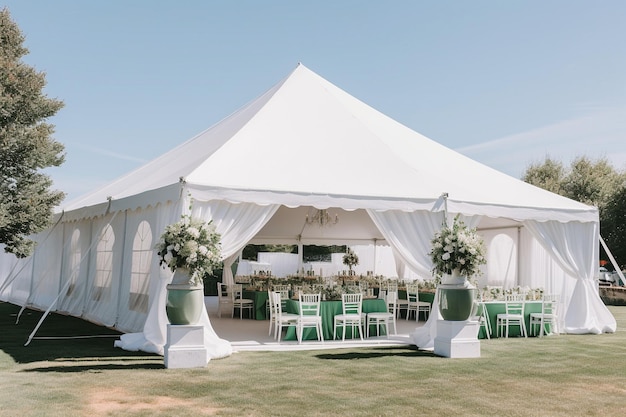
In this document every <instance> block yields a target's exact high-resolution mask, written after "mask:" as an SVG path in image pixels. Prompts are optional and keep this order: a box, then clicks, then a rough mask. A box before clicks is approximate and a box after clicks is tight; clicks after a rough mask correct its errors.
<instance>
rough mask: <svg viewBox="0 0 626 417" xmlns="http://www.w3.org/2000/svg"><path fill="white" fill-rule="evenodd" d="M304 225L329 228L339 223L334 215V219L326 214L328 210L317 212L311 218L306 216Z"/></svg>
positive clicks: (337, 217)
mask: <svg viewBox="0 0 626 417" xmlns="http://www.w3.org/2000/svg"><path fill="white" fill-rule="evenodd" d="M305 221H306V224H309V225H317V226H319V227H330V226H333V225H335V224H337V223H339V216H337V215H336V214H335V218H334V219H333V217H332V216H331V215H330V213H328V210H325V209H322V210H317V211H316V212H315V214H314V215H313V217H310V216H309V215H308V214H307V215H306V220H305Z"/></svg>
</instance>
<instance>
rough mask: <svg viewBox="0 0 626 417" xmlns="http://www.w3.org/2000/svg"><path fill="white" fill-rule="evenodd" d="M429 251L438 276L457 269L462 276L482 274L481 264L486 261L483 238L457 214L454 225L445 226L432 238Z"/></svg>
mask: <svg viewBox="0 0 626 417" xmlns="http://www.w3.org/2000/svg"><path fill="white" fill-rule="evenodd" d="M431 245H432V249H431V251H430V253H429V255H430V259H431V260H432V262H433V269H432V271H433V273H434V274H435V276H437V277H441V276H442V275H444V274H451V273H452V271H454V270H457V271H458V272H459V274H460V275H461V276H464V277H467V278H472V277H474V276H476V275H479V274H480V265H483V264H485V263H486V260H485V254H484V252H485V249H484V243H483V239H482V238H481V237H480V236H479V235H478V233H477V232H476V228H473V229H470V228H468V227H467V226H465V224H464V223H463V221H461V220H459V216H458V215H457V216H456V217H455V218H454V222H453V224H452V227H449V226H447V225H444V227H443V228H442V229H441V230H440V231H439V232H437V233H435V236H434V237H433V239H432V240H431Z"/></svg>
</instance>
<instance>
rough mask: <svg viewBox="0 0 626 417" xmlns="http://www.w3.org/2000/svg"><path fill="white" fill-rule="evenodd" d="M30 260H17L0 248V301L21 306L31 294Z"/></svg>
mask: <svg viewBox="0 0 626 417" xmlns="http://www.w3.org/2000/svg"><path fill="white" fill-rule="evenodd" d="M32 268H33V264H32V258H30V257H29V258H24V259H18V258H16V257H15V256H14V255H12V254H10V253H6V252H4V246H0V274H1V275H0V300H6V301H10V302H12V303H14V304H20V305H23V304H25V303H26V300H27V299H28V296H29V294H30V293H31V291H30V290H31V281H32Z"/></svg>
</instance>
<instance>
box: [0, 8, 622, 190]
mask: <svg viewBox="0 0 626 417" xmlns="http://www.w3.org/2000/svg"><path fill="white" fill-rule="evenodd" d="M0 5H4V6H7V7H8V8H9V11H10V13H11V16H12V19H13V20H14V21H15V22H16V23H17V24H18V25H19V27H20V29H21V30H22V32H23V34H24V36H25V37H26V42H25V45H26V47H28V48H29V50H30V54H29V55H27V56H26V57H25V58H24V60H25V61H26V62H27V63H28V64H30V65H32V66H34V67H36V68H37V69H38V70H40V71H43V72H45V73H46V79H47V83H48V84H47V87H46V94H47V95H48V96H50V97H56V98H59V99H61V100H63V101H64V102H65V107H64V108H63V109H62V110H61V111H60V112H59V113H58V114H57V115H56V116H55V117H53V118H51V120H50V122H51V123H53V124H55V125H56V133H55V138H56V139H57V140H58V141H60V142H62V143H63V144H65V146H66V153H67V156H66V162H65V164H64V165H63V166H62V167H60V168H55V169H51V170H49V174H50V175H51V176H52V178H53V179H54V181H55V187H56V188H58V189H61V190H63V191H65V192H66V193H67V194H68V200H71V199H73V198H76V197H78V196H79V195H81V194H83V193H85V192H88V191H89V190H91V189H93V188H95V187H98V186H100V185H103V184H105V183H107V182H109V181H111V180H113V179H115V178H117V177H119V176H121V175H123V174H125V173H126V172H128V171H130V170H132V169H134V168H136V167H138V166H140V165H141V164H143V163H145V162H147V161H149V160H151V159H153V158H155V157H157V156H159V155H160V154H162V153H164V152H166V151H168V150H169V149H171V148H173V147H174V146H176V145H178V144H180V143H182V142H184V141H186V140H187V139H189V138H191V137H193V136H195V135H196V134H197V133H200V132H201V131H203V130H205V129H206V128H208V127H210V126H211V125H213V124H215V123H216V122H218V121H219V120H221V119H222V118H224V117H225V116H227V115H229V114H230V113H232V112H233V111H235V110H236V109H237V108H239V107H241V106H243V105H244V104H246V103H247V102H248V101H250V100H252V99H254V98H256V97H257V96H259V95H260V94H262V93H263V92H264V91H265V90H267V89H269V88H270V87H271V86H273V85H274V84H275V83H276V82H278V81H279V80H280V79H282V78H283V77H284V76H286V75H287V74H288V73H290V72H291V71H292V70H293V69H294V68H295V66H296V65H297V63H298V62H302V63H303V64H304V65H306V66H307V67H308V68H310V69H311V70H313V71H315V72H317V73H318V74H319V75H321V76H322V77H324V78H326V79H327V80H328V81H330V82H332V83H333V84H335V85H337V86H338V87H340V88H342V89H344V90H345V91H347V92H348V93H350V94H352V95H353V96H355V97H356V98H358V99H360V100H362V101H364V102H366V103H368V104H369V105H371V106H372V107H374V108H376V109H377V110H379V111H381V112H383V113H385V114H387V115H388V116H390V117H392V118H394V119H396V120H398V121H399V122H401V123H403V124H405V125H406V126H408V127H410V128H411V129H413V130H415V131H417V132H420V133H422V134H423V135H426V136H428V137H430V138H431V139H433V140H436V141H437V142H440V143H442V144H443V145H445V146H448V147H450V148H452V149H455V150H457V151H459V152H461V153H463V154H465V155H467V156H469V157H471V158H474V159H476V160H478V161H480V162H482V163H484V164H486V165H489V166H491V167H493V168H496V169H498V170H500V171H502V172H505V173H507V174H509V175H512V176H514V177H518V178H519V177H520V176H521V175H522V173H523V172H524V170H525V169H526V168H527V167H528V165H529V164H530V163H533V162H541V161H543V160H544V158H545V157H546V156H550V157H552V158H554V159H557V160H560V161H563V163H565V164H566V165H569V162H570V161H571V160H572V159H573V158H574V157H576V156H579V155H586V156H589V157H591V158H599V157H606V158H608V159H609V161H610V162H612V163H613V165H614V166H615V167H616V168H617V169H620V170H623V169H626V117H625V116H626V42H625V41H626V25H624V21H626V2H624V1H621V0H615V1H611V0H603V1H601V2H592V1H577V0H550V1H543V0H541V1H539V0H537V1H532V0H530V1H496V0H493V1H481V0H473V1H461V0H459V1H445V0H443V1H436V2H435V1H420V0H413V1H410V0H407V1H363V0H360V1H357V0H344V1H320V0H318V1H309V2H305V1H293V0H291V1H290V0H281V1H271V0H268V1H226V0H224V1H201V0H197V1H193V0H188V1H180V2H173V1H159V0H152V1H148V0H145V1H141V0H134V1H121V0H117V1H116V0H111V1H106V2H105V1H99V2H96V1H93V2H88V1H81V0H55V1H54V2H52V1H45V0H9V1H3V2H1V3H0ZM0 7H1V6H0Z"/></svg>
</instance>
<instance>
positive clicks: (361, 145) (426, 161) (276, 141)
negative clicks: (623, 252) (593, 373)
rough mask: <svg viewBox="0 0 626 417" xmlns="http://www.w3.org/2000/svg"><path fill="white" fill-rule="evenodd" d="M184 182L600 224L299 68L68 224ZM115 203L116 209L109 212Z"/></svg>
mask: <svg viewBox="0 0 626 417" xmlns="http://www.w3.org/2000/svg"><path fill="white" fill-rule="evenodd" d="M182 183H184V184H186V186H187V187H188V189H189V190H192V192H193V194H194V196H197V197H198V198H201V199H206V200H209V199H213V198H217V199H222V200H226V201H230V202H235V203H239V202H254V203H256V204H281V205H284V206H287V207H299V206H314V207H317V208H328V207H337V208H341V209H345V210H355V209H373V210H392V209H393V210H403V211H414V210H429V211H438V210H442V209H443V207H442V199H441V196H442V194H443V193H447V194H448V196H449V198H448V205H449V207H448V208H449V209H450V211H452V212H459V213H464V214H467V215H483V216H488V217H492V218H509V219H515V220H525V219H533V220H538V221H546V220H558V221H563V222H566V221H570V220H577V221H583V222H587V221H596V222H597V221H598V215H597V210H596V209H595V208H594V207H590V206H586V205H584V204H581V203H578V202H575V201H573V200H570V199H567V198H564V197H562V196H559V195H556V194H553V193H550V192H547V191H545V190H542V189H539V188H537V187H534V186H532V185H529V184H527V183H525V182H522V181H520V180H518V179H516V178H513V177H510V176H508V175H505V174H503V173H501V172H498V171H496V170H493V169H491V168H489V167H487V166H485V165H482V164H480V163H478V162H476V161H473V160H471V159H469V158H467V157H465V156H463V155H461V154H459V153H457V152H455V151H453V150H450V149H448V148H446V147H444V146H442V145H440V144H438V143H436V142H434V141H432V140H430V139H428V138H426V137H424V136H422V135H420V134H419V133H416V132H414V131H412V130H411V129H409V128H407V127H405V126H403V125H402V124H400V123H398V122H396V121H394V120H393V119H391V118H389V117H387V116H385V115H384V114H382V113H380V112H378V111H376V110H374V109H373V108H371V107H370V106H368V105H366V104H365V103H363V102H361V101H359V100H357V99H356V98H354V97H352V96H351V95H349V94H347V93H346V92H344V91H343V90H341V89H339V88H338V87H336V86H334V85H333V84H331V83H329V82H328V81H326V80H325V79H323V78H322V77H320V76H319V75H317V74H315V73H313V72H312V71H310V70H309V69H307V68H306V67H305V66H304V65H302V64H298V66H297V67H296V69H295V70H294V71H293V72H292V73H291V74H290V75H289V76H287V77H286V78H285V79H283V80H282V81H280V82H279V83H278V84H276V85H275V86H274V87H273V88H271V89H270V90H268V91H267V92H266V93H265V94H263V95H262V96H261V97H259V98H257V99H256V100H254V101H252V102H251V103H249V104H248V105H246V106H244V107H243V108H241V109H240V110H238V111H236V112H235V113H233V114H232V115H230V116H229V117H227V118H226V119H224V120H222V121H221V122H219V123H217V124H216V125H214V126H213V127H211V128H209V129H207V130H206V131H204V132H202V133H201V134H199V135H197V136H196V137H194V138H192V139H191V140H189V141H187V142H185V143H183V144H182V145H180V146H178V147H176V148H175V149H173V150H171V151H170V152H168V153H166V154H164V155H162V156H160V157H158V158H156V159H155V160H153V161H151V162H149V163H148V164H146V165H144V166H142V167H140V168H139V169H137V170H135V171H133V172H131V173H129V174H128V175H125V176H123V177H121V178H119V179H118V180H116V181H114V182H112V183H111V184H108V185H106V186H104V187H102V188H100V189H97V190H95V191H94V192H92V193H89V194H87V195H85V196H83V197H81V198H78V199H76V200H74V201H71V202H69V203H68V204H67V205H65V207H63V210H64V211H65V214H66V216H69V218H70V219H76V218H80V217H91V216H97V215H100V214H102V213H103V212H104V211H105V210H106V209H107V208H108V209H109V210H125V209H135V208H138V207H146V206H150V205H152V206H154V205H156V204H158V203H162V202H166V201H175V200H177V199H178V198H179V197H180V190H181V186H180V184H182ZM109 198H111V204H110V206H109V204H107V201H108V199H109Z"/></svg>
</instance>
